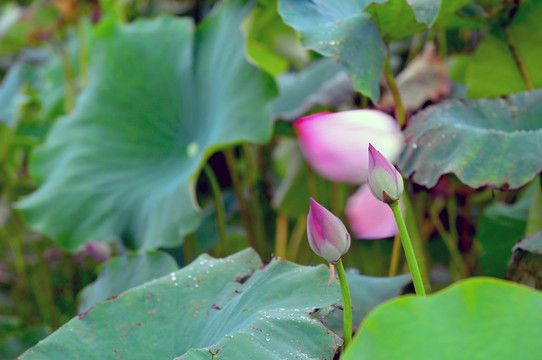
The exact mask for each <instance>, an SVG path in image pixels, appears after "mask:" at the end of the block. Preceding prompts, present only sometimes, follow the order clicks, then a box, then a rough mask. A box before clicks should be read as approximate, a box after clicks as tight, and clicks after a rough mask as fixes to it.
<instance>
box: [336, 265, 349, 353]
mask: <svg viewBox="0 0 542 360" xmlns="http://www.w3.org/2000/svg"><path fill="white" fill-rule="evenodd" d="M334 266H335V267H336V268H337V275H339V283H340V284H341V293H342V297H343V325H344V327H343V332H344V350H346V349H347V348H348V346H349V345H350V343H351V342H352V301H351V300H350V289H349V288H348V281H347V280H346V273H345V272H344V266H343V261H342V259H341V260H339V262H338V263H337V264H335V265H334Z"/></svg>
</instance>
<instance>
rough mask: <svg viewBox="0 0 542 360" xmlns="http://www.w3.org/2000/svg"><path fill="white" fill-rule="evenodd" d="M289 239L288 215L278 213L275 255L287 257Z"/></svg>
mask: <svg viewBox="0 0 542 360" xmlns="http://www.w3.org/2000/svg"><path fill="white" fill-rule="evenodd" d="M287 241H288V217H287V216H286V215H284V214H280V213H279V214H277V222H276V228H275V256H278V257H281V258H283V259H285V258H286V245H287Z"/></svg>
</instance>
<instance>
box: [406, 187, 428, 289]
mask: <svg viewBox="0 0 542 360" xmlns="http://www.w3.org/2000/svg"><path fill="white" fill-rule="evenodd" d="M401 200H402V201H403V205H404V206H405V221H406V226H407V229H408V232H409V234H410V239H411V241H412V247H413V248H414V253H415V254H416V259H417V260H418V266H419V267H420V272H421V274H422V279H423V285H424V287H425V291H426V292H427V293H430V292H431V281H429V270H428V266H427V255H426V250H425V245H424V242H423V238H422V235H421V234H420V224H419V223H418V221H417V219H421V218H422V217H421V216H417V215H416V211H415V208H414V207H413V204H412V201H411V199H410V194H409V193H408V192H407V191H405V192H404V193H403V195H402V196H401ZM416 200H417V201H419V200H418V198H416Z"/></svg>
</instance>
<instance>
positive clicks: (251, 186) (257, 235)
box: [242, 144, 271, 257]
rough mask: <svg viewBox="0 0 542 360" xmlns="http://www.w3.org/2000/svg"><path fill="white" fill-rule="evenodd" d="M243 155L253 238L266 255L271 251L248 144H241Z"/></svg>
mask: <svg viewBox="0 0 542 360" xmlns="http://www.w3.org/2000/svg"><path fill="white" fill-rule="evenodd" d="M242 149H243V152H242V154H243V157H244V160H245V163H246V168H247V170H246V175H245V179H244V180H245V181H246V184H247V187H248V191H249V193H250V199H249V202H248V206H249V209H250V214H251V219H252V223H253V224H254V226H253V229H254V239H255V242H256V244H257V251H258V253H259V254H260V255H261V256H262V257H267V256H268V254H270V253H271V250H270V249H269V244H268V242H267V240H266V235H265V226H264V218H263V212H262V208H261V206H260V201H259V194H258V189H257V187H256V184H257V181H258V177H259V174H258V167H257V165H256V163H255V161H254V154H253V151H252V148H251V146H250V144H242Z"/></svg>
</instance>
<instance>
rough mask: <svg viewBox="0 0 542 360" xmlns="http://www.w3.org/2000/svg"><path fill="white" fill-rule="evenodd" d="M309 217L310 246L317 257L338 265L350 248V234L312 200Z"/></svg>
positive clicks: (329, 213) (337, 220) (337, 219)
mask: <svg viewBox="0 0 542 360" xmlns="http://www.w3.org/2000/svg"><path fill="white" fill-rule="evenodd" d="M310 202H311V205H310V209H309V215H308V216H307V237H308V238H309V245H310V247H311V249H312V251H314V252H315V253H316V254H317V255H319V256H321V257H323V258H324V259H326V260H327V262H329V263H330V264H336V263H337V262H338V261H339V259H340V258H341V257H342V256H343V255H344V254H346V252H347V251H348V249H349V248H350V234H349V233H348V231H347V230H346V227H345V226H344V224H343V223H342V221H341V220H340V219H339V218H338V217H336V216H335V215H333V214H332V213H331V212H330V211H329V210H328V209H326V208H325V207H323V206H322V205H320V204H318V203H317V202H316V200H314V199H313V198H311V200H310Z"/></svg>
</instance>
